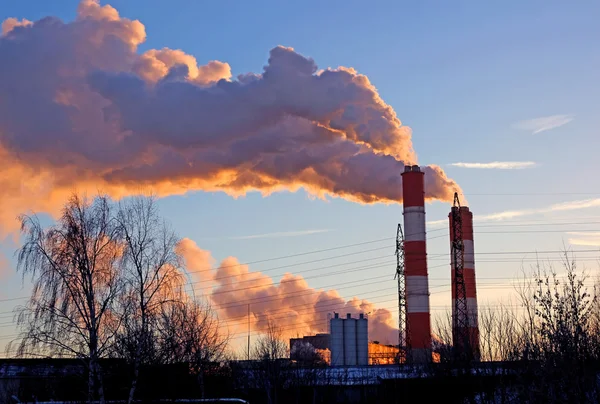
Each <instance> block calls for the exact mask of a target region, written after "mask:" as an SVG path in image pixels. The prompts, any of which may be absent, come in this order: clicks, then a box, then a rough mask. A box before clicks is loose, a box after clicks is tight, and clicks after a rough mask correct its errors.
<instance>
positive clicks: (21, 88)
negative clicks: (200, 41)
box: [0, 0, 458, 227]
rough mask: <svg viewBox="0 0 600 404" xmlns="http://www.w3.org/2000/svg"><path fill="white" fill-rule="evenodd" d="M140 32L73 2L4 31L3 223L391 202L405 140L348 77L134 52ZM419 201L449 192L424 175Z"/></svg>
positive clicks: (397, 195) (93, 4)
mask: <svg viewBox="0 0 600 404" xmlns="http://www.w3.org/2000/svg"><path fill="white" fill-rule="evenodd" d="M145 38H146V32H145V27H144V25H142V23H140V22H139V21H135V20H129V19H127V18H123V17H121V16H120V15H119V13H118V12H117V10H115V9H114V8H113V7H111V6H109V5H104V6H102V5H100V4H99V3H98V1H97V0H82V1H81V3H80V4H79V7H78V9H77V17H76V19H75V20H74V21H71V22H63V21H61V20H59V19H58V18H55V17H46V18H43V19H41V20H38V21H34V22H32V21H28V20H26V19H23V20H17V19H14V18H10V19H8V20H6V21H4V23H3V24H2V36H0V66H2V74H1V75H0V187H2V196H1V197H0V223H2V225H3V226H5V227H6V226H7V225H9V224H10V223H14V222H12V221H14V217H15V215H16V214H17V213H19V212H21V211H22V210H23V209H35V210H38V211H40V210H41V211H47V212H50V213H54V212H55V211H56V209H57V208H58V207H59V206H60V203H61V202H62V201H63V200H64V197H65V195H66V194H67V193H70V192H72V191H73V190H75V189H77V190H81V191H83V190H88V191H90V192H95V191H97V190H98V189H100V190H102V191H104V192H108V193H109V194H110V195H112V196H113V197H117V198H119V197H122V196H125V195H129V194H132V193H137V192H139V191H140V188H144V189H148V188H151V189H152V190H153V191H154V192H156V193H158V194H159V195H170V194H181V193H185V192H187V191H190V190H204V191H223V192H226V193H228V194H230V195H234V196H235V195H242V194H244V193H246V192H249V191H259V192H262V193H263V194H269V193H271V192H275V191H281V190H288V191H295V190H298V189H300V188H303V189H305V190H307V191H308V192H310V193H312V194H314V195H317V196H319V197H327V196H337V197H342V198H346V199H348V200H352V201H357V202H361V203H373V202H401V201H402V193H401V186H400V172H401V171H403V167H404V164H405V163H415V162H416V155H415V153H414V151H413V149H412V143H411V130H410V129H409V128H408V127H406V126H403V125H402V124H401V122H400V120H399V119H398V118H397V116H396V113H395V112H394V110H393V109H392V108H391V107H390V106H389V105H387V104H386V103H385V102H384V101H383V100H382V99H381V98H380V97H379V95H378V93H377V90H376V89H375V87H374V86H373V85H372V84H371V83H370V82H369V80H368V78H367V77H366V76H364V75H360V74H358V73H357V72H356V71H355V70H354V69H352V68H345V67H339V68H336V69H324V70H319V69H318V68H317V65H316V64H315V62H314V61H313V60H312V59H310V58H307V57H304V56H302V55H300V54H298V53H297V52H295V51H294V50H293V49H291V48H286V47H281V46H280V47H276V48H274V49H272V50H271V51H270V54H269V59H268V63H267V65H266V66H265V67H264V69H263V71H262V73H260V74H253V73H248V74H241V75H239V76H237V77H235V78H232V74H231V68H230V66H229V65H228V64H227V63H224V62H219V61H208V62H207V63H206V64H203V65H202V64H200V65H199V63H198V61H197V60H196V58H195V57H194V56H191V55H188V54H186V53H184V52H183V51H181V50H174V49H168V48H164V49H159V50H156V49H153V50H148V51H146V52H144V53H141V54H140V53H138V46H139V45H140V44H142V43H143V42H144V41H145ZM424 169H425V172H426V195H427V197H428V198H430V199H441V200H449V199H450V198H451V197H452V193H453V192H454V191H455V190H456V189H457V188H458V187H457V185H456V184H455V183H454V182H453V181H452V180H450V179H448V178H447V177H446V176H445V174H444V173H443V171H442V170H441V169H440V168H439V167H437V166H428V167H425V168H424Z"/></svg>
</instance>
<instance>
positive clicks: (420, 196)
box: [402, 165, 431, 363]
mask: <svg viewBox="0 0 600 404" xmlns="http://www.w3.org/2000/svg"><path fill="white" fill-rule="evenodd" d="M424 177H425V175H424V173H423V172H422V171H421V169H420V168H419V166H416V165H414V166H406V167H405V168H404V172H403V173H402V197H403V200H404V202H403V204H404V213H403V215H404V232H405V235H404V273H405V277H406V333H407V335H406V339H407V345H408V346H410V347H411V352H409V355H410V359H412V361H413V363H427V362H430V361H431V318H430V313H429V280H428V279H427V246H426V237H425V180H424Z"/></svg>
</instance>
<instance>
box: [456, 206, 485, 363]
mask: <svg viewBox="0 0 600 404" xmlns="http://www.w3.org/2000/svg"><path fill="white" fill-rule="evenodd" d="M455 209H457V208H455ZM458 209H459V212H460V218H461V221H462V238H463V245H464V259H463V277H464V280H465V294H466V298H467V313H468V316H469V330H468V335H469V343H470V345H471V349H472V350H473V352H472V353H473V356H474V358H475V359H476V360H478V359H479V356H480V351H479V321H478V318H477V288H476V283H475V247H474V244H473V213H472V212H471V211H470V210H469V208H468V207H466V206H461V207H460V208H458ZM449 218H450V246H452V245H453V242H454V239H453V237H454V235H453V232H452V229H453V224H454V223H453V220H452V212H451V213H450V214H449ZM450 250H451V251H452V248H451V249H450ZM451 266H452V268H451V270H452V274H451V276H452V318H456V313H455V308H456V306H455V300H456V296H455V291H456V288H455V281H456V279H455V276H454V273H455V267H454V259H451ZM455 343H456V342H455Z"/></svg>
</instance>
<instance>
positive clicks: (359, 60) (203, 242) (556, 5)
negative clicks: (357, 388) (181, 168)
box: [0, 0, 600, 345]
mask: <svg viewBox="0 0 600 404" xmlns="http://www.w3.org/2000/svg"><path fill="white" fill-rule="evenodd" d="M77 3H78V2H77V1H75V0H61V1H45V0H37V1H34V0H19V1H16V0H12V1H7V2H4V4H3V5H2V8H1V9H0V19H2V20H3V19H5V18H7V17H18V18H27V19H29V20H37V19H39V18H41V17H43V16H46V15H55V16H58V17H60V18H61V19H64V20H71V19H73V18H74V16H75V9H76V6H77ZM102 3H103V4H105V3H106V2H105V1H103V2H102ZM109 3H110V4H111V5H113V6H114V7H115V8H117V10H119V12H120V14H121V15H122V16H125V17H128V18H132V19H139V20H140V21H141V22H142V23H143V24H144V25H145V26H146V32H147V35H148V38H147V41H146V42H145V44H143V46H142V47H141V49H140V50H141V51H144V50H146V49H151V48H162V47H169V48H174V49H176V48H179V49H182V50H184V51H185V52H187V53H190V54H192V55H194V56H196V58H197V59H198V61H199V63H205V62H207V61H209V60H214V59H216V60H221V61H224V62H228V63H229V64H230V65H231V67H232V69H233V74H234V76H235V75H237V74H240V73H246V72H260V71H261V70H262V67H263V66H264V65H265V64H266V62H267V58H268V52H269V50H270V49H271V48H273V47H274V46H276V45H284V46H290V47H293V48H295V49H296V50H297V51H298V52H300V53H302V54H304V55H306V56H310V57H312V58H313V59H314V60H315V61H316V63H317V64H318V66H319V67H320V68H326V67H337V66H351V67H354V68H355V69H357V70H358V71H359V72H360V73H362V74H366V75H367V76H368V77H369V79H370V80H371V82H372V83H373V84H374V85H375V86H376V87H377V88H378V90H379V92H380V95H381V96H382V98H383V99H384V101H385V102H387V103H388V104H390V105H391V106H392V107H393V108H394V109H395V111H396V112H397V114H398V117H399V118H400V119H401V120H402V122H403V124H405V125H408V126H410V127H411V128H412V130H413V145H414V148H415V150H416V152H417V155H418V157H419V163H420V164H438V165H440V166H442V167H443V168H444V169H445V170H446V171H447V173H448V175H449V176H450V177H452V178H454V179H455V180H456V181H457V182H458V183H459V184H460V185H461V186H462V187H463V190H464V192H465V194H466V196H467V198H468V202H469V205H470V207H471V210H472V211H473V212H474V213H475V215H476V216H475V222H476V225H477V224H481V225H487V226H489V225H490V223H492V224H493V223H494V222H484V221H481V222H478V221H477V216H478V215H486V214H490V213H495V212H501V211H508V210H522V209H541V208H544V207H548V206H550V205H552V204H556V203H561V202H568V201H573V200H583V199H591V198H599V197H600V191H599V190H600V179H599V177H598V176H597V175H596V173H597V172H599V170H600V162H599V159H598V158H597V153H598V150H600V141H599V138H600V136H598V128H599V127H600V114H598V106H600V52H598V46H597V45H598V38H600V25H598V23H597V16H598V15H600V3H598V2H596V1H578V2H566V1H528V2H519V1H503V2H500V1H497V2H482V1H459V2H442V1H437V2H432V1H425V2H393V1H376V2H362V1H345V2H342V1H339V0H331V1H325V2H323V1H319V2H317V1H304V2H284V1H254V2H240V1H236V2H234V1H220V2H199V1H191V0H189V1H182V0H177V1H164V0H113V1H111V2H109ZM0 71H1V68H0ZM556 115H566V116H567V117H566V118H565V117H563V118H565V119H563V121H568V122H567V123H566V124H564V125H562V126H559V127H556V128H553V129H550V130H546V131H541V132H539V133H536V134H533V133H532V132H534V131H535V128H534V127H530V128H528V129H524V128H523V126H524V124H523V123H522V122H523V121H528V120H532V119H537V118H543V117H552V116H556ZM559 120H560V119H559ZM519 123H521V124H519ZM536 124H537V125H538V126H537V127H538V128H541V127H542V126H540V125H542V124H543V123H540V122H537V123H536ZM525 126H526V125H525ZM495 161H512V162H514V161H517V162H534V163H535V165H534V166H533V167H531V168H526V169H513V170H502V169H476V168H462V167H454V166H450V164H451V163H457V162H466V163H489V162H495ZM160 207H161V212H162V214H163V215H164V216H165V217H166V218H167V219H168V220H169V221H171V222H172V224H173V225H174V227H175V229H176V230H177V232H178V233H179V234H180V235H181V236H183V237H188V238H191V239H193V240H195V241H196V242H197V243H198V245H199V246H200V247H202V248H204V249H208V250H210V251H211V252H212V254H213V255H214V257H215V258H217V259H218V260H220V259H223V258H225V257H227V256H229V255H233V256H236V257H238V259H239V260H240V261H241V262H250V261H256V260H261V259H266V258H272V257H279V256H286V255H290V254H296V253H301V252H306V251H313V250H319V249H324V248H330V247H337V246H343V245H347V244H353V243H359V242H362V241H370V240H378V239H382V238H385V237H389V238H390V241H389V242H388V244H389V246H390V248H389V249H387V250H379V251H374V252H371V253H365V254H362V255H354V256H348V257H346V258H341V260H340V259H338V260H337V261H334V260H331V261H327V262H329V263H331V264H332V265H333V264H336V263H340V262H344V261H345V262H348V263H352V262H354V261H357V260H358V259H363V258H368V257H380V258H381V259H382V260H383V261H381V262H389V263H390V266H389V267H381V268H376V269H373V270H372V271H369V274H368V275H366V277H367V278H368V277H371V276H372V277H377V276H382V275H385V274H387V273H389V274H390V278H389V280H387V281H382V282H383V283H382V284H381V285H375V286H365V287H363V288H362V289H361V288H360V287H357V288H353V289H350V290H347V296H348V297H351V296H352V295H356V296H359V297H363V296H364V297H365V298H372V297H373V296H379V295H382V293H384V292H377V293H376V292H373V291H374V290H378V291H380V290H382V289H383V288H388V289H389V296H390V298H389V299H388V300H385V299H384V298H381V299H373V300H374V301H377V300H379V301H384V300H385V303H382V305H383V306H385V307H388V306H389V307H390V308H393V302H390V299H392V300H393V297H394V296H393V295H394V293H395V282H394V281H393V278H392V277H393V271H394V266H393V265H394V257H393V252H394V251H393V249H394V248H393V241H392V238H393V237H394V235H395V230H396V229H395V228H396V223H398V222H399V221H401V220H402V207H401V206H399V205H387V206H386V205H372V206H363V205H358V204H354V203H351V202H347V201H344V200H340V199H330V200H328V201H323V200H318V199H314V198H311V197H310V196H308V195H307V194H306V193H304V192H302V191H300V192H297V193H293V194H292V193H279V194H274V195H271V196H269V197H266V198H263V197H262V196H260V195H258V194H249V195H247V196H246V197H242V198H238V199H234V198H231V197H229V196H226V195H224V194H221V193H214V194H210V193H204V192H194V193H190V194H188V195H186V196H177V197H168V198H165V199H163V200H161V202H160ZM427 209H428V212H427V213H428V219H429V220H439V219H444V218H446V217H447V212H448V210H449V206H448V205H447V204H443V203H439V202H436V203H433V204H431V205H428V207H427ZM594 218H595V220H594ZM527 220H533V221H534V222H532V223H534V224H535V223H537V224H543V225H544V226H539V225H536V226H530V227H517V226H506V227H485V226H484V227H481V228H480V231H478V230H476V236H475V237H476V241H475V248H476V252H477V253H479V252H481V253H485V252H499V251H534V250H542V251H546V250H559V249H561V248H562V245H563V242H565V243H568V239H569V238H573V237H572V235H569V234H567V232H566V231H567V230H568V231H579V230H585V231H591V230H596V231H600V223H599V224H594V222H600V208H599V207H598V206H596V207H590V208H585V209H577V210H563V211H560V212H550V211H547V212H546V213H543V214H531V215H527V216H522V217H515V218H512V219H509V220H507V221H506V222H505V223H504V224H505V225H506V224H508V225H511V224H512V225H515V224H523V223H524V222H525V221H527ZM553 223H588V224H581V225H580V224H571V225H569V224H568V225H550V224H553ZM305 230H327V231H326V232H320V233H312V234H307V235H304V236H300V235H296V236H293V237H291V236H290V237H283V236H281V235H279V236H275V237H263V238H245V239H240V238H239V237H240V236H250V235H260V234H268V233H281V232H300V231H305ZM430 230H435V227H433V226H432V227H431V228H430ZM523 230H535V231H539V230H544V231H545V232H544V233H541V232H540V233H523V232H522V231H523ZM546 230H551V231H546ZM561 230H565V231H561ZM486 231H488V232H487V233H486ZM497 231H508V232H512V233H493V232H497ZM514 231H519V233H515V232H514ZM444 232H445V230H444V231H432V232H430V234H429V235H430V237H435V236H442V237H438V238H435V239H432V240H430V241H429V254H430V255H435V254H446V253H448V250H449V246H448V239H447V237H443V235H444V234H445V233H444ZM236 237H238V238H237V239H236ZM596 240H597V239H596ZM599 244H600V243H599ZM385 245H386V244H385V243H378V244H374V245H373V247H371V246H370V245H366V246H361V247H356V249H359V250H360V249H362V250H365V249H368V248H375V247H382V246H385ZM14 247H15V245H14V244H13V243H12V242H10V240H7V241H6V242H5V243H4V245H3V247H2V251H4V252H5V253H6V254H9V255H10V254H12V251H13V250H14ZM574 248H576V249H594V248H595V249H598V247H593V246H592V247H589V246H588V247H582V246H574ZM356 249H354V250H353V249H347V250H342V251H341V252H332V253H328V254H318V255H315V256H312V255H311V256H310V257H302V258H295V259H288V260H285V261H276V262H270V263H263V264H257V265H255V266H252V268H253V269H256V270H263V269H269V268H274V267H277V266H278V265H279V266H281V265H286V264H290V263H298V262H302V261H303V260H304V261H308V260H309V259H310V258H313V257H316V258H319V257H329V256H332V255H339V254H343V253H347V252H351V251H355V252H356V251H357V250H356ZM386 255H387V256H388V258H385V257H386ZM524 256H525V254H522V255H513V256H512V257H513V258H516V259H518V258H523V257H524ZM585 256H586V257H588V258H592V257H594V256H596V255H594V254H592V255H590V254H587V255H585ZM358 257H360V258H358ZM484 257H486V256H485V255H481V258H482V259H481V260H479V256H478V257H477V259H476V261H477V262H478V263H477V276H478V277H479V278H482V279H484V278H493V277H499V276H500V277H510V276H513V275H514V274H515V273H516V271H518V269H519V265H520V263H519V262H501V263H498V262H485V259H484ZM492 257H495V258H498V257H499V256H492ZM386 259H387V261H385V260H386ZM487 259H488V260H493V258H487ZM315 265H321V266H323V265H326V263H321V264H305V265H299V266H298V267H292V268H289V270H298V271H300V270H301V269H310V268H314V267H315ZM348 265H350V264H348ZM353 265H354V266H356V265H357V264H353ZM429 265H430V268H431V269H430V276H431V277H432V281H431V285H432V286H436V285H438V286H439V285H444V284H447V283H449V272H450V271H449V267H448V266H444V261H443V260H439V258H438V260H431V261H430V264H429ZM589 265H591V266H590V267H591V268H595V264H594V263H593V262H591V263H589ZM284 271H285V270H284V269H281V270H273V271H272V272H269V273H270V274H271V275H281V274H283V272H284ZM324 271H326V270H324ZM324 273H326V272H324ZM341 278H343V281H344V282H348V281H351V280H358V279H361V278H362V279H364V278H365V273H364V272H360V271H359V272H354V273H349V274H347V275H345V276H343V277H341ZM337 279H338V280H339V278H337ZM335 282H336V277H327V278H323V279H311V280H310V281H309V283H310V285H311V286H314V287H321V286H330V285H332V284H335ZM480 282H481V283H483V282H485V281H484V280H482V281H480ZM490 285H491V286H490V287H489V288H487V289H486V288H481V290H480V292H479V297H480V302H481V301H485V300H486V298H488V297H489V298H490V299H495V298H497V297H498V296H499V295H503V294H505V293H508V292H509V290H508V289H506V288H505V289H499V288H496V289H494V284H490ZM496 286H498V285H497V284H496ZM20 288H21V283H20V277H19V276H17V275H15V274H13V273H12V272H10V273H5V274H4V275H3V282H2V283H1V285H0V298H4V299H6V298H12V297H15V296H22V295H23V294H24V293H25V292H24V291H22V290H21V289H20ZM437 290H439V291H442V290H445V289H444V288H443V287H439V288H438V289H437ZM433 291H434V290H433V289H432V292H433ZM340 292H343V293H344V294H346V291H340ZM448 303H449V292H448V293H440V294H436V295H434V294H432V304H433V305H438V306H439V307H441V306H442V305H444V304H448ZM480 304H481V303H480ZM12 306H14V302H13V301H5V302H0V312H2V313H6V312H7V311H8V310H10V309H11V308H12ZM2 322H3V321H1V320H0V323H2ZM3 329H4V330H5V331H0V335H7V333H8V328H3ZM2 342H3V341H1V340H0V345H1V344H2Z"/></svg>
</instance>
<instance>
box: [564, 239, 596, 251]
mask: <svg viewBox="0 0 600 404" xmlns="http://www.w3.org/2000/svg"><path fill="white" fill-rule="evenodd" d="M569 244H571V245H579V246H587V247H600V237H590V238H570V239H569ZM599 251H600V250H599Z"/></svg>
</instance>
